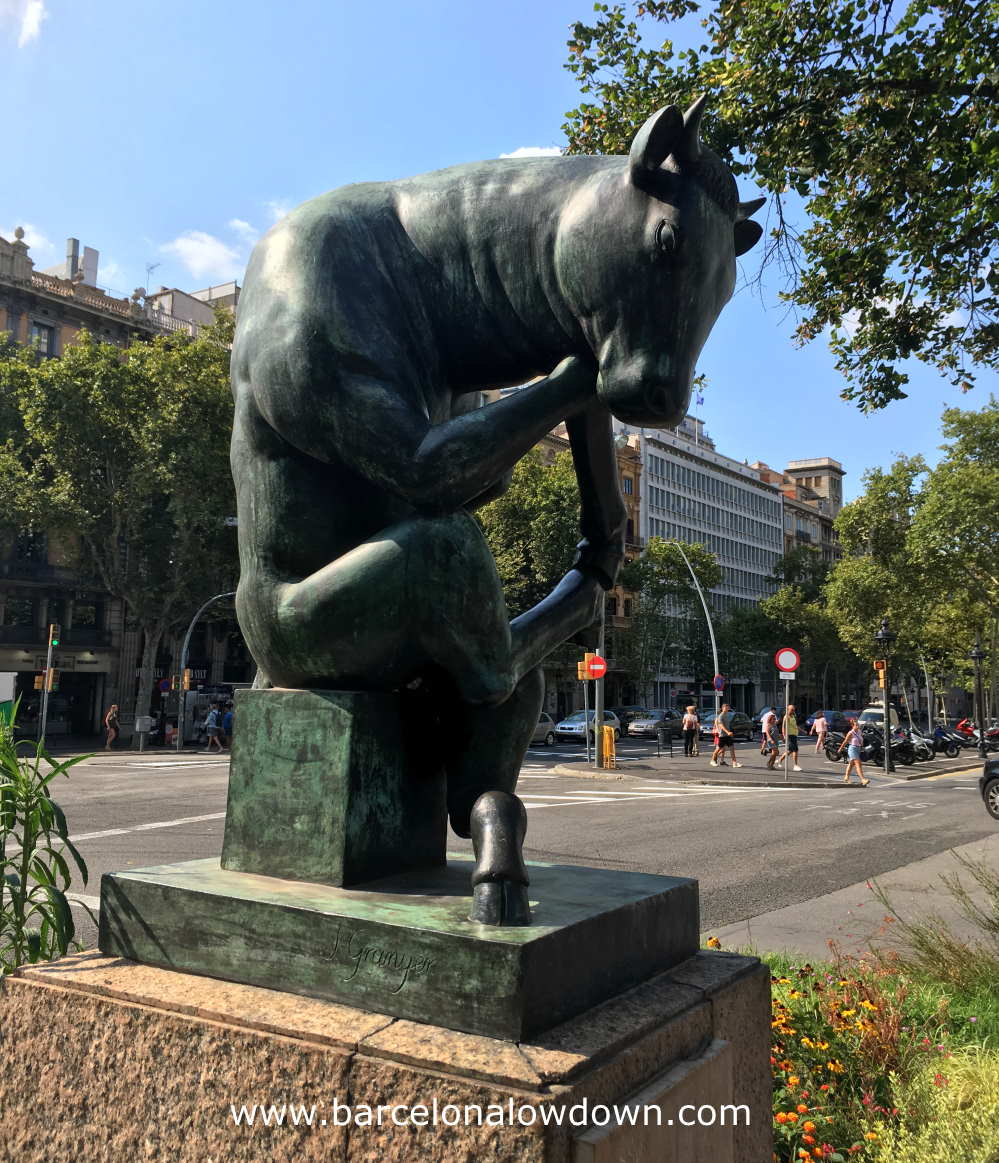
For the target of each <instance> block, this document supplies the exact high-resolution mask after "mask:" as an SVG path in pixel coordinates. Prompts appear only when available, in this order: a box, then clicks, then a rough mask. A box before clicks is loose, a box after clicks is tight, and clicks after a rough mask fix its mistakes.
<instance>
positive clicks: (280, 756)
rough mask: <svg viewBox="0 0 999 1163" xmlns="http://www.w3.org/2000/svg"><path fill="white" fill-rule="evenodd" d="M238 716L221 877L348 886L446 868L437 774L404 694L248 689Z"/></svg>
mask: <svg viewBox="0 0 999 1163" xmlns="http://www.w3.org/2000/svg"><path fill="white" fill-rule="evenodd" d="M236 715H237V716H238V720H239V730H238V731H236V732H235V734H234V736H233V745H232V760H231V763H230V767H229V802H228V805H227V808H226V820H225V839H224V842H223V846H222V867H223V868H226V869H229V870H230V871H232V872H254V873H259V874H260V875H262V876H275V877H281V878H283V879H287V880H304V881H312V882H315V883H317V884H333V885H349V884H361V883H363V882H364V881H368V880H373V879H374V878H375V877H381V876H390V875H392V874H393V873H396V872H401V871H403V870H404V869H408V868H422V867H432V866H435V865H442V864H443V863H444V845H445V834H446V820H447V809H446V803H445V788H444V776H443V772H442V771H441V770H440V769H439V765H437V764H436V762H435V761H434V760H433V759H432V756H433V745H432V740H430V739H427V738H424V739H422V740H421V739H420V738H419V732H420V724H419V723H418V722H416V721H413V722H411V721H410V720H411V719H413V718H414V716H413V715H412V714H409V713H407V704H405V703H404V701H403V699H402V698H401V697H400V696H398V695H393V694H376V693H370V692H350V691H313V690H309V691H305V690H244V691H238V692H237V694H236Z"/></svg>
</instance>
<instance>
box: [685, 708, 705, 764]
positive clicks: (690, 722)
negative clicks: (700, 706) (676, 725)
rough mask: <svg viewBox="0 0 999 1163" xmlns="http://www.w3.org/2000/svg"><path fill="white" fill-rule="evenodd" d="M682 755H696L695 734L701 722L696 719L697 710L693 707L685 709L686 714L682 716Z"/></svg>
mask: <svg viewBox="0 0 999 1163" xmlns="http://www.w3.org/2000/svg"><path fill="white" fill-rule="evenodd" d="M681 726H682V728H683V753H684V755H696V754H697V752H696V747H697V733H698V731H700V729H701V721H700V719H698V717H697V708H696V707H694V706H691V707H688V708H687V713H686V714H685V715H684V716H683V723H682V724H681Z"/></svg>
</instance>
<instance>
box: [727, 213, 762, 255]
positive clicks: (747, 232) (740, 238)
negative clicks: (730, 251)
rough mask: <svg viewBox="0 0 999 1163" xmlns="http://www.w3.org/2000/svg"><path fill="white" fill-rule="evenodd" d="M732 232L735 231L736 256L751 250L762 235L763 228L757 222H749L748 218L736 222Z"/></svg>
mask: <svg viewBox="0 0 999 1163" xmlns="http://www.w3.org/2000/svg"><path fill="white" fill-rule="evenodd" d="M733 230H734V231H735V253H736V255H737V256H738V255H740V254H745V253H746V251H747V250H751V249H752V248H753V247H754V246H755V245H756V244H757V243H758V242H759V241H760V238H761V237H762V235H763V227H762V226H761V225H760V224H759V223H758V222H751V221H750V220H749V219H748V218H745V219H743V220H742V221H741V222H736V224H735V226H734V227H733Z"/></svg>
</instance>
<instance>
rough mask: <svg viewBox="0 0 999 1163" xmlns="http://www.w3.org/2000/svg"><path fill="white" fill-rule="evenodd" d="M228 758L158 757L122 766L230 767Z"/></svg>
mask: <svg viewBox="0 0 999 1163" xmlns="http://www.w3.org/2000/svg"><path fill="white" fill-rule="evenodd" d="M228 766H229V760H228V759H221V760H220V759H157V760H155V761H152V760H151V761H149V762H148V763H133V762H131V761H129V762H128V763H123V764H122V767H228Z"/></svg>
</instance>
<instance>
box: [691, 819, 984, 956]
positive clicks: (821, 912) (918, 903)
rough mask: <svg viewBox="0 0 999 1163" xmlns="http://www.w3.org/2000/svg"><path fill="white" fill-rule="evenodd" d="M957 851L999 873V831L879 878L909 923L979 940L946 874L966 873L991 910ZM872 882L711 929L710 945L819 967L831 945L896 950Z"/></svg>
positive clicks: (974, 895) (890, 926)
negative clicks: (941, 925)
mask: <svg viewBox="0 0 999 1163" xmlns="http://www.w3.org/2000/svg"><path fill="white" fill-rule="evenodd" d="M955 852H956V853H959V854H960V855H961V856H963V857H965V859H971V860H981V859H983V858H984V859H985V860H987V861H988V863H989V865H990V867H992V868H995V869H999V831H997V832H996V834H995V835H994V836H990V837H988V838H987V839H985V840H975V841H973V842H972V843H970V844H962V845H961V846H960V847H959V848H953V849H948V850H947V851H946V852H939V853H937V854H936V855H935V856H927V857H926V858H925V859H923V860H917V861H915V863H913V864H907V865H905V866H904V867H902V868H896V869H895V870H894V871H893V872H886V873H884V874H882V875H881V876H878V877H876V878H875V879H876V880H877V883H878V884H879V885H880V886H881V887H882V888H883V889H884V890H885V891H886V893H887V895H888V899H889V900H890V901H891V903H892V905H893V907H894V908H896V909H897V910H898V912H899V915H900V916H902V917H903V918H904V919H906V920H914V919H921V920H925V919H926V918H927V917H928V916H930V915H931V914H934V913H936V914H938V915H940V916H941V917H943V918H944V920H946V922H947V923H948V925H949V926H950V928H951V929H952V930H953V931H954V932H955V933H956V934H958V935H960V936H961V937H964V938H965V939H967V940H969V941H971V942H975V941H980V940H981V938H982V933H981V931H980V930H978V929H976V928H975V927H974V926H973V925H972V924H971V923H970V922H969V921H968V920H967V918H966V917H965V916H964V914H963V913H961V912H960V910H959V909H958V907H957V903H956V902H955V900H954V898H953V897H952V896H951V895H950V894H949V893H948V892H947V890H946V888H945V887H944V886H943V884H942V883H941V881H940V877H941V875H942V874H950V875H953V874H960V878H961V880H962V881H963V882H964V884H965V886H966V887H967V888H968V889H969V892H970V895H971V898H972V899H973V900H974V901H975V902H976V903H977V904H979V905H982V906H985V907H987V906H986V897H985V892H984V890H983V889H982V888H981V887H980V886H979V885H978V884H976V883H975V882H974V881H973V880H972V878H971V877H970V876H969V875H968V874H967V873H966V872H965V871H964V869H963V868H962V867H961V865H960V864H959V863H958V861H957V860H955V858H954V856H953V853H955ZM869 883H870V882H868V881H858V882H857V883H856V884H853V885H850V886H849V888H843V889H840V890H839V891H838V892H831V893H827V894H826V895H825V896H819V897H814V898H813V899H812V900H807V901H802V902H801V903H800V904H797V905H788V906H787V907H786V908H783V909H775V910H774V911H773V912H769V913H762V914H761V915H760V916H757V917H750V918H749V919H748V920H745V921H737V922H735V923H734V924H731V925H722V926H721V927H720V928H716V929H709V930H707V931H706V932H705V933H704V935H703V939H707V938H708V937H717V938H718V940H719V941H721V944H722V948H723V949H729V950H736V949H750V948H751V949H754V950H757V951H759V952H765V953H781V952H785V951H787V952H794V953H797V954H802V955H804V956H805V957H809V958H813V959H815V960H820V959H821V960H827V959H828V958H829V956H830V950H829V941H830V940H832V941H835V942H836V944H837V945H838V946H839V947H840V948H841V949H842V950H843V952H844V953H853V954H857V953H862V952H864V951H866V950H867V949H869V948H871V946H872V944H873V945H874V946H876V947H879V948H882V949H890V948H892V947H893V944H894V943H895V942H894V936H893V932H892V929H893V927H894V923H893V922H890V921H886V920H885V916H886V913H885V909H884V907H883V906H882V905H881V904H880V903H879V902H878V901H877V899H876V898H875V897H874V894H873V893H872V892H871V889H870V887H869ZM703 939H702V944H703Z"/></svg>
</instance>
